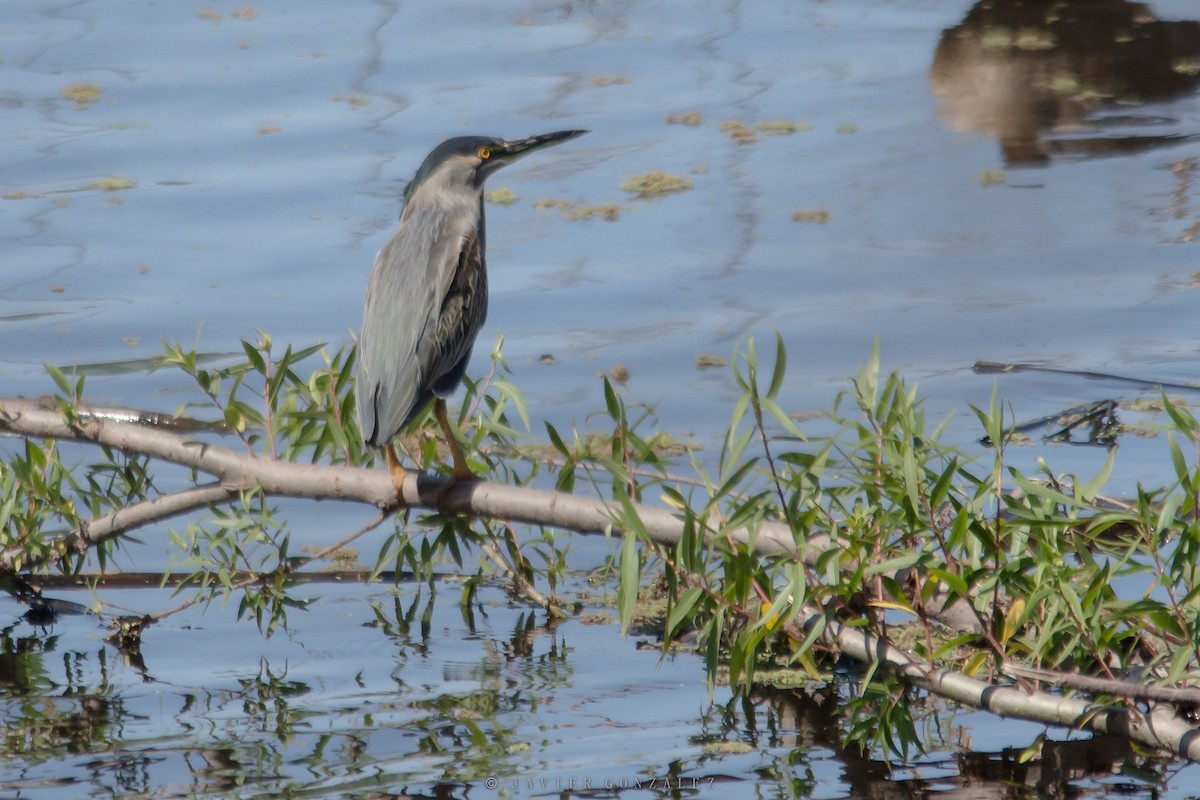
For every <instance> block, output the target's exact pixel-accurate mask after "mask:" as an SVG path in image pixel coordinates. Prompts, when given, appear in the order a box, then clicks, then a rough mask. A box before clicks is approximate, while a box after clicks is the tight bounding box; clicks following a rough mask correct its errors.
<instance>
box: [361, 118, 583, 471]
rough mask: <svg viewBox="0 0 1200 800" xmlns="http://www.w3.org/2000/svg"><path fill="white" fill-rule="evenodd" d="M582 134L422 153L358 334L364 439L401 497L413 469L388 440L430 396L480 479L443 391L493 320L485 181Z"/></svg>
mask: <svg viewBox="0 0 1200 800" xmlns="http://www.w3.org/2000/svg"><path fill="white" fill-rule="evenodd" d="M584 133H587V131H557V132H555V133H543V134H541V135H539V136H530V137H528V138H526V139H497V138H493V137H488V136H461V137H458V138H455V139H448V140H447V141H444V142H442V143H441V144H439V145H438V146H437V147H435V148H434V149H433V152H432V153H430V154H429V155H428V156H426V158H425V161H424V163H422V164H421V167H420V169H418V170H417V174H416V176H415V177H414V178H413V179H412V181H411V182H410V183H409V184H408V186H407V187H406V188H405V190H404V211H403V212H402V213H401V215H400V227H399V229H398V230H397V231H396V233H395V234H394V235H393V236H392V238H391V240H390V241H389V242H388V243H387V244H386V245H384V248H383V249H382V250H380V251H379V255H378V256H376V257H375V266H374V267H373V268H372V269H371V278H370V280H369V281H368V283H367V301H366V308H365V309H364V310H363V321H362V329H361V332H360V333H359V338H358V377H357V394H358V419H359V423H360V424H361V427H362V435H363V441H364V442H365V443H366V444H367V445H370V446H372V447H382V448H384V453H385V455H386V456H387V463H388V470H389V471H390V472H391V473H392V479H393V481H394V482H395V484H396V490H397V494H399V492H400V491H401V488H402V486H403V482H404V477H405V475H406V474H407V470H405V469H404V467H402V466H401V465H400V462H399V460H398V459H397V458H396V454H395V452H394V451H393V449H392V444H391V443H392V440H393V439H394V438H396V436H397V435H398V434H399V433H400V431H401V430H402V429H403V428H404V427H405V426H407V425H408V424H409V423H410V422H412V421H413V420H414V419H416V418H417V417H419V416H421V414H422V413H423V412H424V411H425V408H426V407H427V406H428V405H429V402H430V401H431V400H432V401H433V403H434V406H433V408H434V414H435V416H436V417H437V421H438V424H439V425H440V426H441V428H442V433H443V435H444V436H445V437H446V444H447V445H448V446H449V448H450V454H451V457H452V458H453V459H454V479H455V480H462V479H466V478H472V477H474V476H473V474H472V473H471V470H470V468H469V467H468V466H467V462H466V459H465V458H464V457H463V453H462V448H461V447H460V446H459V444H458V439H457V438H456V436H455V433H454V430H453V429H452V428H451V426H450V422H449V419H448V418H447V415H446V400H445V398H446V397H448V396H449V395H450V394H451V393H452V392H453V391H454V390H455V389H456V388H458V384H459V381H461V380H462V377H463V373H464V372H465V371H466V369H467V362H468V361H470V359H471V348H472V346H473V345H474V344H475V337H476V336H477V335H479V330H480V328H482V327H483V323H484V320H485V319H486V317H487V303H488V297H487V269H486V267H485V264H484V255H485V250H486V243H485V239H486V236H485V228H484V218H483V184H484V181H485V180H487V178H488V176H489V175H491V174H492V173H493V172H496V171H497V170H499V169H500V168H501V167H503V166H505V165H506V164H511V163H513V162H514V161H516V160H517V159H518V158H521V157H522V156H525V155H528V154H529V153H532V152H533V151H535V150H540V149H542V148H544V147H549V146H551V145H555V144H560V143H562V142H565V141H567V140H568V139H574V138H575V137H576V136H581V135H583V134H584Z"/></svg>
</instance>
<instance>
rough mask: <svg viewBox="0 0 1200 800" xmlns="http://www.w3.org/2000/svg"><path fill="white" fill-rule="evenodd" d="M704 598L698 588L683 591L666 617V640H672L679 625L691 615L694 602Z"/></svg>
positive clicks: (693, 587)
mask: <svg viewBox="0 0 1200 800" xmlns="http://www.w3.org/2000/svg"><path fill="white" fill-rule="evenodd" d="M703 596H704V590H702V589H701V588H700V587H699V586H692V587H689V588H688V589H686V590H684V592H683V594H681V595H679V598H678V599H677V600H676V601H675V605H674V606H673V607H672V608H671V613H670V614H668V615H667V627H666V636H667V639H672V638H674V636H675V634H676V632H677V631H678V630H679V626H680V624H682V623H683V622H684V621H685V620H687V619H688V616H689V615H690V614H691V613H692V609H693V608H695V607H696V602H697V601H698V600H699V599H700V598H701V597H703Z"/></svg>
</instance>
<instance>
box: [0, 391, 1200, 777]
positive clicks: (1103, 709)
mask: <svg viewBox="0 0 1200 800" xmlns="http://www.w3.org/2000/svg"><path fill="white" fill-rule="evenodd" d="M89 411H90V412H91V413H89V414H87V415H86V416H80V417H77V418H73V421H72V420H68V419H64V414H63V413H62V412H61V411H60V410H59V409H58V408H47V407H46V406H45V404H41V403H38V402H37V401H30V400H25V399H20V398H4V399H0V435H11V436H17V437H23V438H30V439H34V438H43V439H54V440H59V441H64V442H76V443H82V444H92V445H98V446H105V447H110V448H115V449H117V450H120V451H122V452H125V453H127V454H134V455H140V456H146V457H150V458H154V459H159V460H161V461H165V462H169V463H172V464H176V465H178V466H180V467H183V468H186V469H192V470H195V471H197V472H198V473H204V474H207V475H209V476H211V478H212V479H213V480H212V481H210V482H207V483H201V484H198V485H196V486H194V487H192V488H189V489H187V490H184V491H180V492H177V493H172V494H166V495H162V496H160V497H157V498H154V499H150V500H144V501H141V502H137V503H133V504H131V505H129V506H127V507H125V508H121V509H118V510H116V511H112V512H110V513H108V514H105V515H102V516H98V517H96V518H94V519H92V520H90V521H89V522H87V523H85V524H83V525H82V526H81V529H80V530H77V531H75V532H74V533H72V534H71V535H70V536H68V537H67V538H66V539H64V540H63V541H62V542H61V544H63V545H66V546H67V547H70V548H74V549H85V548H87V547H89V546H94V545H96V544H98V543H100V542H103V541H105V540H108V539H112V538H114V537H119V536H121V535H122V534H125V533H128V532H131V531H133V530H135V529H138V528H143V527H145V526H147V525H150V524H153V523H156V522H161V521H163V520H166V519H169V518H172V517H175V516H178V515H180V514H184V513H187V512H189V511H194V510H196V509H199V508H203V507H207V506H212V505H216V504H220V503H224V502H227V501H230V500H234V499H236V497H237V496H238V495H239V493H241V492H243V491H245V490H249V489H253V488H256V487H261V489H262V490H263V491H264V492H265V493H267V494H268V495H276V496H286V497H295V498H309V499H313V500H341V501H348V502H358V503H366V504H370V505H373V506H376V507H377V508H379V509H380V510H381V511H382V512H383V514H381V516H380V517H378V518H376V520H374V521H373V522H372V523H371V525H370V526H368V527H371V526H373V525H375V524H378V522H380V521H381V520H382V518H383V517H384V516H386V514H387V513H388V512H390V511H393V510H395V509H396V508H398V507H401V505H405V506H409V507H414V508H424V509H430V510H437V511H441V512H446V513H462V514H470V515H476V516H480V517H487V518H491V519H501V520H508V521H511V522H519V523H525V524H529V525H536V526H548V527H556V528H564V529H569V530H573V531H576V532H579V533H606V532H611V533H618V534H619V533H622V531H621V527H620V520H622V519H626V518H627V517H626V514H627V513H628V511H629V510H630V509H631V508H632V510H633V511H634V512H635V513H636V514H637V515H638V517H639V520H638V522H639V525H640V527H641V528H642V529H644V531H645V532H646V534H647V535H648V537H649V538H650V539H651V540H652V541H654V542H656V543H658V544H661V545H667V546H671V545H674V544H676V543H678V542H680V541H681V540H682V539H683V538H684V536H685V521H684V519H683V518H682V517H681V516H680V515H677V514H676V513H675V512H673V511H672V510H670V509H667V508H663V507H653V506H647V505H641V504H631V505H628V506H623V505H622V504H621V503H615V502H610V501H605V500H603V499H599V498H584V497H577V496H574V495H569V494H564V493H561V492H552V491H544V490H540V489H533V488H529V487H520V486H509V485H502V484H496V483H490V482H485V481H468V482H461V483H457V484H454V485H451V486H447V482H446V480H445V479H442V478H438V477H434V476H429V475H424V474H421V475H416V474H410V475H409V476H408V478H407V479H406V481H405V483H404V486H403V490H402V492H401V496H400V497H399V498H398V497H397V495H396V490H395V487H394V486H393V484H392V479H391V476H390V474H389V473H388V472H386V471H384V470H373V469H361V468H355V467H341V466H324V465H310V464H298V463H291V462H283V461H278V460H274V459H269V458H259V457H256V456H254V455H252V454H247V453H240V452H236V451H234V450H231V449H229V448H227V447H224V446H222V445H221V444H219V443H213V442H211V441H201V440H199V439H197V438H194V437H195V436H196V435H197V434H196V433H195V432H193V431H188V430H182V429H180V428H178V427H176V428H174V429H164V428H160V427H153V426H150V427H148V426H147V425H145V424H142V423H140V422H137V421H127V420H126V419H123V418H116V417H110V416H105V415H104V414H103V413H102V410H96V409H89ZM398 501H400V502H398ZM708 535H709V536H710V537H715V536H716V535H718V532H717V531H714V530H711V529H710V530H709V531H708ZM719 535H720V536H721V537H722V538H725V539H727V540H729V541H732V542H735V543H737V544H740V545H744V546H746V547H749V548H752V549H753V550H754V551H755V552H757V553H758V554H760V555H788V556H791V557H794V558H797V559H800V560H803V561H804V562H806V563H808V564H810V565H811V564H816V563H817V561H818V559H819V558H820V556H821V555H822V554H823V553H826V552H828V551H829V550H830V549H833V548H838V547H839V541H838V539H837V537H836V535H832V534H829V533H811V534H809V535H807V536H805V535H803V534H800V533H797V532H793V530H792V529H791V528H790V527H789V526H787V525H785V524H781V523H776V522H760V523H757V524H756V525H755V526H753V527H752V528H746V527H741V528H733V529H730V530H721V531H720V532H719ZM60 552H61V551H60ZM497 552H498V551H496V552H489V556H490V557H492V558H495V556H496V554H497ZM46 558H47V560H48V559H49V558H50V556H47V557H46ZM501 560H502V559H501ZM17 564H21V566H22V567H23V568H26V569H28V568H31V567H36V566H44V563H43V564H31V563H30V562H29V561H28V555H27V554H26V556H25V557H24V558H22V557H21V555H20V554H19V553H17V552H15V548H10V549H9V550H6V551H3V552H0V571H7V572H10V573H11V572H13V571H14V569H15V567H16V565H17ZM254 577H255V578H256V577H257V576H254ZM246 580H247V581H249V580H250V578H249V577H247V578H246ZM945 598H946V595H944V594H943V595H941V597H940V600H939V597H934V598H933V599H932V600H931V601H927V602H926V603H924V604H923V610H924V612H925V613H926V614H927V615H928V616H931V617H934V618H937V619H939V620H940V621H942V622H946V623H948V624H950V625H951V627H955V628H957V629H958V630H960V631H969V632H972V633H978V632H979V620H978V617H977V616H976V615H974V614H972V613H971V611H970V609H969V607H968V606H967V605H966V603H965V602H964V601H962V600H955V601H954V602H952V603H947V602H946V600H945ZM796 624H798V625H801V626H803V625H805V624H806V623H805V621H804V620H803V619H802V618H801V619H797V620H796ZM827 634H828V635H829V636H831V637H832V641H831V642H830V643H831V644H833V645H835V646H836V647H837V648H838V649H839V650H840V651H841V652H843V653H845V654H847V655H849V656H851V657H853V658H856V659H858V660H861V661H863V662H866V663H869V664H870V663H877V664H881V665H885V666H887V667H888V668H889V669H891V670H892V671H894V672H895V673H896V674H898V675H899V676H900V677H902V678H903V679H904V680H906V681H908V682H910V683H912V684H915V685H917V686H921V687H924V688H926V689H928V690H929V691H930V692H932V693H934V694H937V695H939V696H942V697H945V698H948V699H951V700H953V701H956V702H959V703H962V704H964V705H968V706H972V707H975V708H981V709H986V710H988V711H991V712H993V713H996V714H1000V715H1003V716H1016V717H1020V718H1023V719H1028V720H1034V721H1038V722H1043V723H1046V724H1054V725H1065V726H1069V727H1072V728H1082V729H1090V730H1095V731H1104V732H1108V733H1114V734H1118V735H1122V736H1125V737H1127V738H1130V739H1133V740H1135V741H1138V742H1142V743H1145V744H1147V745H1151V746H1154V747H1157V748H1161V749H1167V750H1170V751H1172V752H1175V753H1177V754H1179V755H1180V756H1182V757H1185V758H1189V759H1197V760H1200V731H1198V730H1197V729H1196V728H1194V727H1193V726H1192V725H1190V724H1189V723H1188V722H1187V721H1186V719H1185V718H1184V717H1183V716H1182V715H1181V714H1179V713H1177V712H1176V710H1175V709H1174V708H1171V707H1166V706H1164V707H1153V708H1151V709H1149V710H1147V711H1140V710H1138V709H1136V708H1133V707H1132V706H1129V705H1127V706H1124V707H1113V706H1105V705H1103V704H1100V703H1096V702H1092V701H1087V700H1081V699H1073V698H1066V697H1062V696H1059V695H1052V694H1048V693H1045V692H1036V691H1035V692H1030V691H1025V690H1023V689H1020V688H1017V687H1014V686H1009V685H1002V684H997V683H989V682H986V681H981V680H977V679H974V678H970V677H968V676H966V675H963V674H961V673H957V672H952V671H950V670H945V669H941V668H937V667H934V666H932V665H931V664H929V663H927V662H922V661H918V660H915V659H914V658H913V657H911V656H909V655H908V654H906V653H904V652H903V651H901V650H899V649H897V648H896V647H894V646H893V645H891V644H889V643H888V642H887V641H885V640H883V639H881V638H878V637H876V636H874V635H872V634H871V633H868V632H866V631H864V630H863V629H862V628H858V627H851V626H842V625H840V624H837V623H833V625H832V627H831V628H830V629H829V631H827ZM1107 688H1109V689H1111V686H1109V687H1107ZM1143 696H1146V697H1148V696H1149V695H1143Z"/></svg>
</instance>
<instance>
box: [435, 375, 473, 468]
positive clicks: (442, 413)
mask: <svg viewBox="0 0 1200 800" xmlns="http://www.w3.org/2000/svg"><path fill="white" fill-rule="evenodd" d="M433 415H434V416H435V417H437V421H438V425H440V426H441V428H442V435H443V436H445V437H446V446H447V447H449V448H450V457H451V458H452V459H454V477H453V479H452V480H451V481H450V483H451V484H454V483H457V482H458V481H467V480H475V473H474V472H471V468H470V467H468V466H467V459H466V457H465V456H464V455H463V451H462V446H461V445H459V443H458V436H457V435H456V434H457V431H456V430H455V429H454V427H453V426H452V425H451V424H450V418H449V417H448V416H447V415H446V401H445V400H443V399H442V398H440V397H438V398H435V399H434V401H433Z"/></svg>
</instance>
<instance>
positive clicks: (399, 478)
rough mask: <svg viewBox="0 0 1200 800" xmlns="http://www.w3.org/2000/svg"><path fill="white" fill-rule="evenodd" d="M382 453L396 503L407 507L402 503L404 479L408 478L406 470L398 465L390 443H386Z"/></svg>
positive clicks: (398, 461) (398, 462)
mask: <svg viewBox="0 0 1200 800" xmlns="http://www.w3.org/2000/svg"><path fill="white" fill-rule="evenodd" d="M383 452H384V454H385V456H386V457H387V468H388V472H390V473H391V474H392V483H393V484H394V485H395V487H396V502H397V503H398V504H399V505H402V506H404V505H408V504H407V503H405V502H404V479H405V478H407V477H408V470H407V469H405V468H404V466H403V465H402V464H401V463H400V459H398V458H396V451H395V450H393V449H392V444H391V442H388V443H387V444H386V445H385V446H384V448H383Z"/></svg>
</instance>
